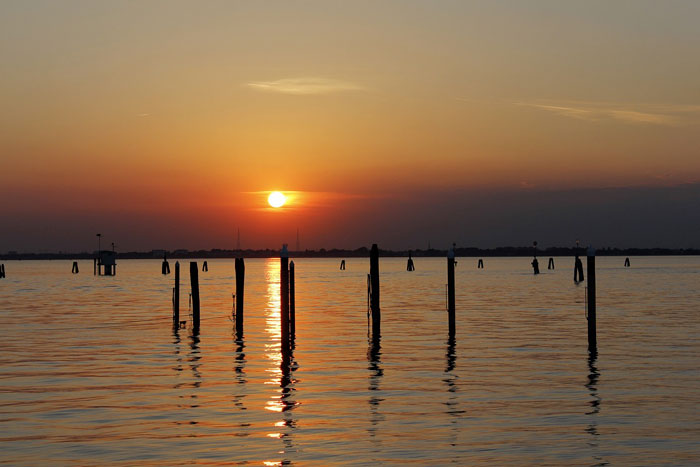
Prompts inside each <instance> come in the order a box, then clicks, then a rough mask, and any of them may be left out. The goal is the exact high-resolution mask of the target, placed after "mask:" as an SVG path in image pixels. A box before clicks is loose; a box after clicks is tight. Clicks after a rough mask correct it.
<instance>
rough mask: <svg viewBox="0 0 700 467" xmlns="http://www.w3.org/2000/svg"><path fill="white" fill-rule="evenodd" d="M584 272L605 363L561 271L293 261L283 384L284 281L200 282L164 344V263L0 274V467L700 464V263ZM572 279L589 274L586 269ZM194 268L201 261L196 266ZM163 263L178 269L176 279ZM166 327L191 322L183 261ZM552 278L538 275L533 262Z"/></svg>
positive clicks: (508, 265)
mask: <svg viewBox="0 0 700 467" xmlns="http://www.w3.org/2000/svg"><path fill="white" fill-rule="evenodd" d="M631 260H632V267H631V268H623V267H622V263H623V258H618V257H614V258H609V257H599V258H597V263H598V264H597V266H598V267H597V285H598V350H599V353H598V356H597V358H590V357H589V354H588V351H587V334H586V332H587V331H586V319H585V314H584V313H585V310H584V306H585V303H584V302H585V300H584V294H585V288H584V285H579V286H577V285H575V284H574V283H573V281H572V276H573V260H572V259H571V258H557V259H556V267H557V269H555V270H554V271H548V270H546V269H544V268H543V273H542V274H541V275H540V276H537V277H535V276H533V275H532V274H531V273H530V271H531V270H530V265H529V261H530V260H529V259H528V258H486V259H485V264H486V269H484V270H477V269H476V259H475V258H462V259H458V261H459V265H458V267H457V275H456V283H457V336H456V340H455V341H450V340H449V339H448V335H447V313H446V312H445V282H446V265H445V263H446V261H445V260H444V259H424V258H417V259H416V271H415V272H413V273H407V272H406V271H405V267H406V262H405V259H382V260H381V265H380V268H381V286H382V289H381V292H382V297H381V298H382V336H381V341H380V343H379V346H378V347H377V346H373V345H372V342H371V340H368V329H367V298H366V290H367V285H366V274H367V272H368V268H369V265H368V264H369V261H368V260H367V259H348V260H347V270H346V271H339V270H338V265H339V262H340V261H339V260H336V259H328V260H326V259H297V260H295V263H296V278H297V282H296V288H297V295H296V302H297V333H296V348H295V350H294V355H293V364H292V367H291V369H289V370H287V369H284V371H283V369H282V368H281V362H282V360H281V356H280V345H279V340H280V339H279V337H280V326H279V261H278V260H263V259H261V260H247V261H246V295H245V298H246V304H245V336H244V340H243V341H236V338H235V336H234V334H233V332H232V330H233V325H232V322H231V320H230V317H231V309H232V298H231V294H232V292H233V287H234V285H233V284H234V277H233V260H208V263H209V272H206V273H204V272H200V284H201V286H200V287H201V300H202V322H201V331H200V333H199V335H192V331H191V329H181V330H179V331H173V330H172V327H171V301H170V300H171V288H172V284H173V275H170V276H162V275H161V274H160V261H158V260H150V261H140V260H120V261H118V267H117V274H118V275H117V276H116V277H94V276H93V275H92V262H91V261H83V262H81V263H80V269H81V273H80V274H78V275H72V274H70V270H71V262H70V261H36V262H28V261H25V262H7V263H6V271H7V278H6V279H1V280H0V318H1V319H2V327H3V331H4V335H5V337H4V342H3V346H2V351H1V352H0V448H1V449H0V462H3V463H7V464H12V465H41V464H52V465H54V464H80V465H89V464H111V465H135V464H139V465H178V464H192V463H200V464H208V465H216V464H231V463H249V464H252V465H278V464H297V463H298V464H311V465H314V464H315V465H324V464H329V463H348V464H355V465H374V464H377V463H385V464H417V465H436V464H449V463H455V464H470V465H473V464H560V465H561V464H566V465H598V464H607V463H611V464H634V465H662V464H672V465H687V464H697V463H699V462H700V444H699V443H698V439H700V414H699V413H698V406H699V405H700V389H699V388H700V372H699V369H698V355H700V320H699V319H698V317H697V313H698V310H699V309H700V288H699V287H698V284H700V273H699V272H698V271H700V258H697V257H655V258H650V257H645V258H631ZM584 262H585V261H584ZM200 265H201V261H200ZM172 266H173V262H171V267H172ZM183 266H185V267H183V268H182V272H183V275H182V276H183V281H182V296H181V303H182V305H181V307H183V308H184V311H181V319H187V320H188V324H189V321H190V319H189V317H188V316H187V315H188V312H187V298H188V296H187V294H188V292H189V278H188V274H187V271H188V267H186V266H187V262H183ZM541 266H544V267H546V261H544V260H542V261H541Z"/></svg>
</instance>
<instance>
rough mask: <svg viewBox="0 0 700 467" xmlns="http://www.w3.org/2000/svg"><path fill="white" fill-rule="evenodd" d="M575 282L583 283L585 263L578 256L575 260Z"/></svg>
mask: <svg viewBox="0 0 700 467" xmlns="http://www.w3.org/2000/svg"><path fill="white" fill-rule="evenodd" d="M574 282H576V283H578V282H583V263H582V262H581V258H579V257H578V253H577V254H576V259H575V260H574Z"/></svg>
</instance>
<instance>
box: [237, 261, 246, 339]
mask: <svg viewBox="0 0 700 467" xmlns="http://www.w3.org/2000/svg"><path fill="white" fill-rule="evenodd" d="M244 289H245V263H244V262H243V258H236V335H237V336H238V338H239V339H240V338H241V337H242V336H243V294H244Z"/></svg>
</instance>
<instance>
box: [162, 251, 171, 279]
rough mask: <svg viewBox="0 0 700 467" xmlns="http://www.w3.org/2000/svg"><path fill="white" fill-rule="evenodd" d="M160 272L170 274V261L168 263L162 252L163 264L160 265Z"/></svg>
mask: <svg viewBox="0 0 700 467" xmlns="http://www.w3.org/2000/svg"><path fill="white" fill-rule="evenodd" d="M160 272H161V274H163V275H164V276H165V275H166V274H170V263H168V259H167V258H166V256H165V254H163V264H162V265H161V267H160Z"/></svg>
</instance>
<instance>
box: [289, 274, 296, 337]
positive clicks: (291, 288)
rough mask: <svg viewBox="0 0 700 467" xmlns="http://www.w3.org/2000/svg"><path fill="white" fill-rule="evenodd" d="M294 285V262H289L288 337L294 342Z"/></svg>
mask: <svg viewBox="0 0 700 467" xmlns="http://www.w3.org/2000/svg"><path fill="white" fill-rule="evenodd" d="M295 293H296V291H295V285H294V261H290V262H289V337H290V339H291V341H292V342H294V335H295V334H296V297H295Z"/></svg>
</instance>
